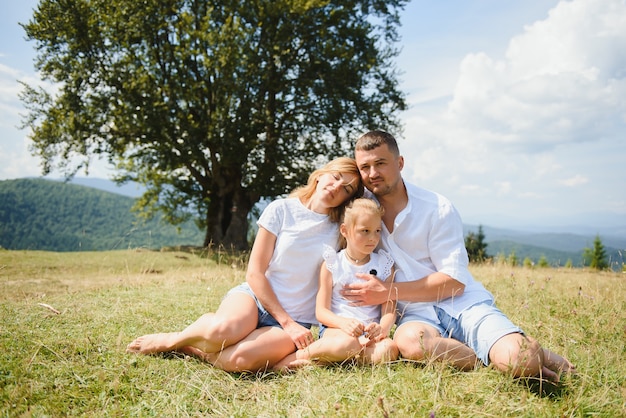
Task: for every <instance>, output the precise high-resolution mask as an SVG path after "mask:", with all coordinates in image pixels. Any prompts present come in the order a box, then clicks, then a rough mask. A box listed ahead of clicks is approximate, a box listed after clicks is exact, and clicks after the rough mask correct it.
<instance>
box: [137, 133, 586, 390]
mask: <svg viewBox="0 0 626 418" xmlns="http://www.w3.org/2000/svg"><path fill="white" fill-rule="evenodd" d="M354 156H355V159H354V160H353V159H351V158H345V157H344V158H338V159H336V160H333V161H331V162H329V163H328V164H327V165H326V166H324V167H323V168H321V169H319V170H316V171H314V172H313V173H312V174H311V175H310V176H309V179H308V183H307V185H306V186H303V187H301V188H299V189H296V190H295V191H294V192H292V193H291V195H290V196H289V197H287V198H284V199H278V200H275V201H273V202H272V203H270V204H269V205H268V206H267V208H266V209H265V210H264V211H263V213H262V214H261V216H260V218H259V220H258V225H259V231H258V234H257V237H256V239H255V241H254V245H253V247H252V251H251V253H250V260H249V264H248V270H247V274H246V283H244V284H242V285H240V286H238V287H235V288H234V289H231V290H230V291H229V292H228V293H227V294H226V296H225V298H224V299H223V301H222V303H221V304H220V306H219V308H218V310H217V311H216V312H215V313H208V314H205V315H203V316H201V317H200V318H199V319H198V320H196V322H194V323H193V324H191V325H190V326H188V327H187V328H185V329H184V330H183V331H181V332H170V333H162V334H149V335H144V336H142V337H139V338H137V339H136V340H134V341H133V342H131V343H130V344H129V345H128V347H127V351H128V352H134V353H141V354H152V353H160V352H168V351H177V352H181V353H185V354H189V355H193V356H197V357H199V358H201V359H203V360H205V361H208V362H210V363H211V364H213V365H214V366H215V367H218V368H221V369H223V370H226V371H235V372H241V371H252V372H255V371H261V370H267V369H274V370H291V369H295V368H298V367H301V366H303V365H307V364H328V363H336V362H343V361H345V360H352V361H356V362H358V363H360V364H377V363H384V362H390V361H394V360H396V359H397V358H398V357H399V356H400V357H402V358H404V359H409V360H417V361H426V360H428V361H430V360H435V361H445V362H448V363H450V364H452V365H454V366H455V367H457V368H459V369H461V370H471V369H474V368H475V367H476V366H477V364H479V362H480V363H482V364H484V365H493V367H495V368H496V369H498V370H500V371H502V372H505V373H509V374H511V375H512V376H514V377H538V378H541V379H546V380H550V381H553V382H558V381H559V379H560V376H561V374H562V373H571V372H574V371H575V368H574V366H573V365H572V364H571V363H570V362H569V361H568V360H566V359H565V358H563V357H561V356H559V355H557V354H555V353H553V352H551V351H550V350H548V349H546V348H543V347H541V345H540V344H539V343H538V342H537V341H536V340H534V339H533V338H531V337H529V336H527V335H526V334H525V333H524V332H523V331H522V330H521V329H520V328H519V327H517V326H516V325H514V324H513V323H512V322H511V321H510V320H509V319H508V318H507V317H506V316H505V315H504V314H503V313H502V312H501V311H500V310H499V309H498V308H497V307H496V306H495V304H494V300H493V296H492V295H491V293H489V292H488V291H487V290H486V289H485V288H484V287H483V285H482V284H481V283H480V282H478V281H476V280H475V279H474V278H473V277H472V275H471V274H470V272H469V270H468V257H467V252H466V250H465V244H464V238H463V228H462V222H461V219H460V217H459V215H458V213H457V212H456V209H455V208H454V207H453V205H452V204H451V203H450V201H449V200H447V199H446V198H445V197H443V196H441V195H439V194H437V193H433V192H431V191H428V190H425V189H422V188H419V187H417V186H415V185H412V184H410V183H407V182H405V181H404V180H403V179H402V176H401V171H402V169H403V166H404V159H403V157H402V156H401V155H400V152H399V150H398V145H397V142H396V140H395V138H394V137H393V136H392V135H390V134H388V133H386V132H382V131H371V132H368V133H366V134H364V135H363V136H361V137H360V138H359V139H358V141H357V143H356V147H355V152H354ZM364 186H365V188H366V189H367V190H365V196H364V197H362V195H363V194H364ZM340 237H341V240H342V241H343V242H342V243H341V244H338V242H339V238H340ZM338 247H339V251H338V252H337V251H336V250H337V248H338ZM377 248H378V250H377ZM318 324H319V325H320V332H319V339H317V340H315V339H314V338H313V334H312V333H311V327H312V326H313V325H318ZM394 324H395V325H397V328H396V329H395V332H394V333H393V339H392V338H391V330H392V326H393V325H394Z"/></svg>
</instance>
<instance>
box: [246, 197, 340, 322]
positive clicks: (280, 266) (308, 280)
mask: <svg viewBox="0 0 626 418" xmlns="http://www.w3.org/2000/svg"><path fill="white" fill-rule="evenodd" d="M257 224H258V225H259V226H260V227H262V228H265V229H266V230H268V231H269V232H271V233H272V234H274V235H275V236H276V245H275V247H274V254H273V255H272V259H271V260H270V263H269V266H268V268H267V271H266V272H265V277H267V279H268V281H269V282H270V284H271V286H272V289H273V290H274V293H275V294H276V297H277V298H278V301H279V302H280V304H281V306H282V307H283V309H284V310H285V311H286V312H287V313H288V314H289V316H291V318H293V319H294V320H295V321H298V322H306V323H310V324H314V323H317V320H316V318H315V297H316V294H317V289H318V287H319V273H320V266H321V264H322V253H323V250H324V245H328V246H331V247H332V248H337V245H338V239H339V225H338V224H337V223H333V222H331V221H330V219H329V217H328V215H323V214H320V213H316V212H313V211H312V210H309V209H307V208H306V207H305V206H304V205H303V204H302V202H300V199H298V198H292V197H290V198H285V199H278V200H274V201H273V202H271V203H270V204H269V205H268V206H267V207H266V208H265V210H264V211H263V213H262V214H261V216H260V217H259V220H258V221H257Z"/></svg>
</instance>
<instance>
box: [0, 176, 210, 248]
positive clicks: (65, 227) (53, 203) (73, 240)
mask: <svg viewBox="0 0 626 418" xmlns="http://www.w3.org/2000/svg"><path fill="white" fill-rule="evenodd" d="M133 203H134V199H133V198H131V197H126V196H121V195H117V194H114V193H109V192H104V191H100V190H96V189H92V188H88V187H84V186H79V185H75V184H66V183H59V182H55V181H49V180H43V179H17V180H5V181H0V246H1V247H3V248H6V249H28V250H50V251H93V250H112V249H120V248H137V247H146V248H161V247H164V246H175V245H201V244H202V241H203V234H202V232H201V231H200V230H199V229H198V228H197V227H196V226H195V225H194V224H193V223H191V222H190V223H187V224H185V225H182V227H181V228H180V232H178V229H177V228H176V227H175V226H172V225H169V224H165V223H163V222H161V221H160V220H158V219H153V220H150V221H145V220H143V219H140V218H139V217H137V215H136V214H135V213H134V212H131V207H132V206H133Z"/></svg>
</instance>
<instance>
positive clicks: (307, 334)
mask: <svg viewBox="0 0 626 418" xmlns="http://www.w3.org/2000/svg"><path fill="white" fill-rule="evenodd" d="M275 245H276V235H274V234H272V233H271V232H269V231H268V230H267V229H265V228H263V227H259V231H258V232H257V236H256V238H255V240H254V245H253V246H252V251H251V252H250V260H249V261H248V271H247V273H246V281H247V282H248V284H249V285H250V288H251V289H252V291H253V292H254V294H255V295H256V297H257V298H258V299H259V301H260V302H261V305H263V307H264V308H265V309H266V310H267V311H268V312H269V313H270V314H271V315H272V316H273V317H274V319H276V321H278V323H279V324H280V325H281V327H282V328H283V330H285V331H286V332H287V333H288V334H289V336H290V337H291V339H292V340H293V341H294V343H295V344H296V347H298V348H302V347H306V346H308V345H309V344H310V343H311V341H312V334H311V331H310V330H308V329H307V328H305V327H303V326H301V325H300V324H298V323H297V322H296V321H294V320H293V318H291V316H289V314H288V313H287V312H286V311H285V310H284V309H283V306H282V305H281V303H280V301H279V300H278V298H277V297H276V293H274V290H273V289H272V285H271V284H270V282H269V280H267V277H265V272H266V271H267V268H268V266H269V264H270V260H271V259H272V255H274V247H275Z"/></svg>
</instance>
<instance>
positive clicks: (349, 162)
mask: <svg viewBox="0 0 626 418" xmlns="http://www.w3.org/2000/svg"><path fill="white" fill-rule="evenodd" d="M329 173H342V174H346V173H347V174H353V175H355V176H356V184H354V185H353V186H355V187H354V189H355V190H356V192H355V193H354V194H353V195H352V196H350V198H349V199H346V200H345V201H344V202H343V203H342V204H341V205H339V206H337V207H335V208H331V209H330V212H329V213H328V216H329V217H330V220H331V221H332V222H336V223H338V222H340V221H341V219H342V218H343V212H344V210H345V207H346V205H347V204H348V203H350V202H351V201H352V200H353V199H355V198H357V197H361V196H363V182H362V181H361V173H360V172H359V169H358V167H357V165H356V161H354V159H352V158H349V157H339V158H335V159H334V160H332V161H329V162H328V163H327V164H326V165H325V166H323V167H322V168H318V169H317V170H315V171H314V172H312V173H311V175H310V176H309V180H308V181H307V183H306V185H304V186H301V187H298V188H297V189H295V190H294V191H293V192H291V193H290V194H289V196H290V197H297V198H300V199H302V200H303V201H308V200H309V199H310V198H311V197H312V196H313V194H314V193H315V189H316V188H317V183H318V182H319V178H320V177H321V176H323V175H324V174H329Z"/></svg>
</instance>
